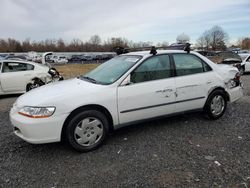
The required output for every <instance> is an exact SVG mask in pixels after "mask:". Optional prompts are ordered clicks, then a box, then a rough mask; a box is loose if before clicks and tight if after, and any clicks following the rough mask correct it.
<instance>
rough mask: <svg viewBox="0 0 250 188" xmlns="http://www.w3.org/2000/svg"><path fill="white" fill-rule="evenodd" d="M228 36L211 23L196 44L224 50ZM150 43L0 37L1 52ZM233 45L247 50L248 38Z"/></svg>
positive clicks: (90, 49)
mask: <svg viewBox="0 0 250 188" xmlns="http://www.w3.org/2000/svg"><path fill="white" fill-rule="evenodd" d="M228 40H229V35H228V34H227V33H226V32H225V31H224V30H223V29H222V28H221V27H220V26H213V27H212V28H211V29H208V30H206V31H204V32H203V33H202V34H201V36H200V37H199V38H198V39H197V40H196V44H195V47H196V48H198V49H201V50H213V51H216V50H226V49H227V47H228V46H229V45H228ZM152 45H153V42H133V41H130V40H128V39H126V38H122V37H113V38H110V39H107V40H105V41H102V39H101V38H100V36H99V35H93V36H91V37H90V39H89V40H88V41H86V42H83V41H82V40H80V39H73V40H72V41H71V42H68V43H67V42H65V41H64V40H63V39H46V40H43V41H31V40H30V39H26V40H24V41H18V40H15V39H12V38H8V39H0V52H29V51H36V52H46V51H53V52H111V51H113V50H114V48H115V47H117V46H120V47H123V48H139V47H148V46H152ZM168 45H169V44H168V42H162V43H158V44H156V46H168ZM229 47H234V48H237V47H238V48H241V49H243V50H244V49H248V50H249V49H250V38H249V37H242V38H240V39H239V40H238V42H237V43H236V44H234V45H232V46H229Z"/></svg>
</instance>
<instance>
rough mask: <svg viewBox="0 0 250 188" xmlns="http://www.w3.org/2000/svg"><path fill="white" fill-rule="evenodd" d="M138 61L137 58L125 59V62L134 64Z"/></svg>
mask: <svg viewBox="0 0 250 188" xmlns="http://www.w3.org/2000/svg"><path fill="white" fill-rule="evenodd" d="M138 59H139V58H137V57H128V58H126V59H125V61H128V62H133V63H135V62H136V61H138Z"/></svg>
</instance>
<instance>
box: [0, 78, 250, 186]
mask: <svg viewBox="0 0 250 188" xmlns="http://www.w3.org/2000/svg"><path fill="white" fill-rule="evenodd" d="M243 80H244V84H245V96H244V97H243V98H241V99H240V100H239V101H237V102H236V103H234V104H229V105H228V109H227V111H226V113H225V115H224V116H223V117H222V118H221V119H219V120H217V121H209V120H206V119H204V118H203V117H202V116H201V114H199V113H195V114H186V115H182V116H177V117H172V118H167V119H162V120H158V121H151V122H147V123H143V124H138V125H134V126H130V127H127V128H123V129H120V130H118V131H115V132H114V133H113V134H112V135H111V136H110V137H109V139H108V140H107V141H106V142H105V144H104V145H103V146H102V147H101V148H99V149H98V150H96V151H93V152H89V153H83V154H80V153H77V152H75V151H72V150H71V149H70V148H68V147H67V146H65V144H61V143H55V144H44V145H31V144H28V143H26V142H24V141H22V140H21V139H19V138H17V137H16V136H14V135H13V133H12V127H11V125H10V122H9V117H8V113H9V110H10V107H11V105H12V104H13V102H14V101H15V99H16V98H17V96H6V97H2V98H0V126H1V129H0V167H1V168H0V187H202V188H203V187H242V188H244V187H250V123H249V122H250V115H249V114H250V112H249V110H250V75H244V77H243Z"/></svg>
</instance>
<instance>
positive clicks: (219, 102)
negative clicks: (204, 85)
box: [211, 95, 225, 116]
mask: <svg viewBox="0 0 250 188" xmlns="http://www.w3.org/2000/svg"><path fill="white" fill-rule="evenodd" d="M224 108H225V101H224V98H223V97H222V96H221V95H216V96H215V97H214V98H213V100H212V102H211V111H212V113H213V115H215V116H218V115H220V114H221V113H222V112H223V110H224Z"/></svg>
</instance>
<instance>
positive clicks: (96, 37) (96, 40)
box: [89, 35, 102, 46]
mask: <svg viewBox="0 0 250 188" xmlns="http://www.w3.org/2000/svg"><path fill="white" fill-rule="evenodd" d="M101 42H102V40H101V37H99V35H93V36H92V37H90V40H89V43H90V44H93V45H96V46H97V45H100V44H101Z"/></svg>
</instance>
